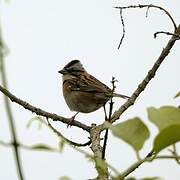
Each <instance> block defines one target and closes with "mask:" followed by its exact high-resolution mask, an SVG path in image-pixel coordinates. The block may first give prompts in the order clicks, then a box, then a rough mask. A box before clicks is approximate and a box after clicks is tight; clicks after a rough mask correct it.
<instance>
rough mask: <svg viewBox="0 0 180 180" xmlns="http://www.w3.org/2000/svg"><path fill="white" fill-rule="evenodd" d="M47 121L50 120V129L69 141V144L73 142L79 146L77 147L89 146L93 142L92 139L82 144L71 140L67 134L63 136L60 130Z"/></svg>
mask: <svg viewBox="0 0 180 180" xmlns="http://www.w3.org/2000/svg"><path fill="white" fill-rule="evenodd" d="M47 122H48V124H47V126H48V127H49V128H50V129H52V130H53V132H54V133H55V134H57V135H58V136H59V137H60V138H62V139H63V140H64V141H65V142H67V143H69V144H71V145H73V146H77V147H82V146H88V145H90V144H91V140H89V141H88V142H86V143H83V144H82V143H77V142H74V141H71V140H69V139H67V138H66V137H65V136H63V135H62V134H61V133H60V132H59V131H58V130H56V129H55V128H54V127H53V126H52V125H51V124H50V122H49V121H47Z"/></svg>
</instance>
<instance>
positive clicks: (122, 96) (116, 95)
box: [113, 93, 130, 99]
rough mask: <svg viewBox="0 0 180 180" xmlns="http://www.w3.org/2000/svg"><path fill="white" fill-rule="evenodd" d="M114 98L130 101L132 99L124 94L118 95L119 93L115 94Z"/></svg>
mask: <svg viewBox="0 0 180 180" xmlns="http://www.w3.org/2000/svg"><path fill="white" fill-rule="evenodd" d="M113 96H114V97H121V98H123V99H129V98H130V97H129V96H126V95H123V94H117V93H113Z"/></svg>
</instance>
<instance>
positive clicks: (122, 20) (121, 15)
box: [118, 9, 126, 49]
mask: <svg viewBox="0 0 180 180" xmlns="http://www.w3.org/2000/svg"><path fill="white" fill-rule="evenodd" d="M119 13H120V18H121V24H122V27H123V35H122V37H121V39H120V42H119V45H118V49H120V47H121V44H122V42H123V40H124V37H125V33H126V31H125V24H124V19H123V14H122V9H120V10H119Z"/></svg>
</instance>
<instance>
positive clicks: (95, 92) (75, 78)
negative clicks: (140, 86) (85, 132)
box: [59, 60, 128, 113]
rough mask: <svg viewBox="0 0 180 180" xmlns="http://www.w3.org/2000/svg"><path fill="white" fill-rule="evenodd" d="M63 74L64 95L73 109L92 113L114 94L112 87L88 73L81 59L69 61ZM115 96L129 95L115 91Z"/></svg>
mask: <svg viewBox="0 0 180 180" xmlns="http://www.w3.org/2000/svg"><path fill="white" fill-rule="evenodd" d="M59 73H61V74H63V95H64V98H65V101H66V103H67V105H68V107H69V108H70V109H71V110H72V111H76V112H82V113H90V112H93V111H96V110H97V109H99V108H100V107H102V106H104V105H105V104H106V102H107V101H108V100H109V99H110V97H111V96H112V92H111V89H110V88H109V87H108V86H106V85H105V84H103V83H102V82H100V81H99V80H98V79H96V78H95V77H93V76H92V75H90V74H88V73H87V71H86V70H85V69H84V68H83V66H82V64H81V63H80V61H79V60H73V61H71V62H69V63H68V64H67V65H66V66H65V67H64V68H63V69H62V70H60V71H59ZM113 96H114V97H121V98H128V96H125V95H121V94H116V93H113Z"/></svg>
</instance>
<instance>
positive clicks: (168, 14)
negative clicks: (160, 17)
mask: <svg viewBox="0 0 180 180" xmlns="http://www.w3.org/2000/svg"><path fill="white" fill-rule="evenodd" d="M114 8H116V9H130V8H148V9H147V12H146V17H147V13H148V10H149V8H157V9H160V10H161V11H163V12H165V14H166V15H167V16H168V17H169V19H170V20H171V22H172V24H173V26H174V29H175V30H176V29H177V25H176V23H175V21H174V19H173V18H172V16H171V14H170V13H169V12H168V11H167V10H165V9H164V8H162V7H160V6H156V5H153V4H145V5H141V4H139V5H130V6H124V7H114Z"/></svg>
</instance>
